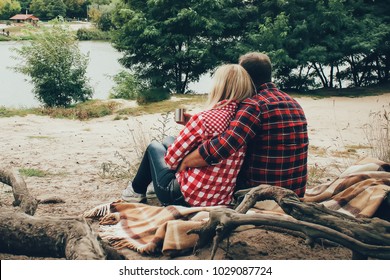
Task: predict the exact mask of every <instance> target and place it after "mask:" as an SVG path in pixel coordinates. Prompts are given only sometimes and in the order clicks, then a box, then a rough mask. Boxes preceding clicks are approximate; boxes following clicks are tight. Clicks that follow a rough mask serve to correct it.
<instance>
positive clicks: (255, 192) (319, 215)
mask: <svg viewBox="0 0 390 280" xmlns="http://www.w3.org/2000/svg"><path fill="white" fill-rule="evenodd" d="M268 199H272V200H274V201H276V202H277V203H278V204H279V206H280V207H281V208H282V209H283V210H284V212H285V213H286V214H288V215H291V216H288V215H278V214H263V213H256V214H245V213H246V212H247V210H249V209H250V208H252V207H253V206H254V204H255V203H256V202H257V201H259V200H268ZM242 225H254V226H273V227H280V228H284V229H288V230H294V231H298V232H302V233H304V234H305V236H307V238H308V240H309V241H310V242H313V241H314V240H316V239H318V238H324V239H327V240H330V241H332V242H336V243H338V244H340V245H343V246H344V247H346V248H349V249H351V250H352V251H353V252H354V256H356V257H357V256H359V258H367V257H373V258H380V259H389V258H390V223H389V222H387V221H384V220H380V219H377V218H373V219H356V218H353V217H350V216H347V215H344V214H342V213H338V212H335V211H332V210H329V209H326V208H325V207H322V206H320V205H317V204H315V203H310V204H306V203H303V202H301V201H300V200H299V198H298V197H297V196H296V195H295V194H294V193H293V192H291V191H289V190H286V189H282V188H278V187H273V186H269V185H261V186H259V187H257V188H254V189H251V190H250V191H248V192H247V193H246V194H245V198H244V200H243V201H242V202H241V204H240V205H239V206H238V207H237V208H236V209H235V210H232V209H218V210H215V211H213V212H211V213H210V219H209V221H208V222H207V223H206V224H205V225H204V226H203V227H202V228H201V229H198V230H193V231H190V232H189V234H190V233H195V234H198V235H199V240H198V244H197V246H196V247H197V248H199V247H202V246H204V245H205V244H207V242H208V240H210V239H213V248H212V252H211V258H214V255H215V252H216V250H217V248H218V244H219V243H220V242H221V241H222V240H223V239H225V238H226V237H228V236H229V235H231V233H232V232H233V231H234V230H235V229H236V228H237V227H239V226H242Z"/></svg>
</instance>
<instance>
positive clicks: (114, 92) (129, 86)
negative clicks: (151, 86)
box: [110, 70, 142, 100]
mask: <svg viewBox="0 0 390 280" xmlns="http://www.w3.org/2000/svg"><path fill="white" fill-rule="evenodd" d="M112 79H113V80H114V82H115V84H116V85H115V86H114V87H113V88H112V89H111V92H110V98H123V99H129V100H135V99H137V96H138V94H139V92H140V91H141V90H142V88H141V87H142V86H141V84H140V82H139V81H138V79H137V77H136V76H135V75H133V74H131V73H129V72H128V71H125V70H122V71H120V72H119V73H118V74H116V75H115V76H113V77H112Z"/></svg>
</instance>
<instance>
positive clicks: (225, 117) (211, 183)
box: [165, 101, 246, 206]
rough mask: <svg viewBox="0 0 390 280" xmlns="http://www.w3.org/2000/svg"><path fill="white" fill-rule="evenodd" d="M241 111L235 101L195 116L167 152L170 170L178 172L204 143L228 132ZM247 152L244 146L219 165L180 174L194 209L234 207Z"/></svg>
mask: <svg viewBox="0 0 390 280" xmlns="http://www.w3.org/2000/svg"><path fill="white" fill-rule="evenodd" d="M237 108H238V104H237V103H236V102H234V101H232V102H230V103H227V104H225V102H224V101H222V102H220V103H218V104H217V105H216V107H215V108H214V109H211V110H207V111H204V112H201V113H198V114H196V115H194V116H192V118H191V119H190V120H189V121H188V123H187V124H186V126H185V127H184V129H182V130H181V132H180V133H179V136H178V137H177V138H176V139H175V142H174V143H173V144H172V145H171V146H169V148H168V150H167V153H166V155H165V162H166V163H167V165H168V166H169V168H170V169H173V170H176V169H177V167H178V166H179V164H180V162H181V161H182V160H183V158H184V157H185V156H186V155H187V154H189V153H190V152H191V151H193V150H194V149H196V148H197V147H198V146H199V145H200V144H202V143H203V142H204V141H206V140H208V139H211V138H213V137H215V136H217V135H219V134H221V133H222V132H224V131H225V129H226V128H227V127H228V126H229V123H230V121H231V120H232V119H233V118H234V115H235V114H236V111H237ZM245 149H246V146H245V145H241V147H240V148H238V149H237V150H235V151H234V152H232V153H230V154H229V155H228V157H226V159H223V160H221V161H220V162H219V163H218V164H216V165H212V166H206V167H202V168H187V169H186V170H183V171H181V172H178V173H176V178H177V181H178V182H179V184H180V190H181V192H182V193H183V197H184V199H185V201H186V202H187V203H188V204H189V205H191V206H214V205H228V204H230V202H231V200H232V196H233V191H234V188H235V186H236V181H237V176H238V173H239V171H240V168H241V166H242V163H243V161H244V156H245Z"/></svg>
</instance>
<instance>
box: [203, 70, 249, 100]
mask: <svg viewBox="0 0 390 280" xmlns="http://www.w3.org/2000/svg"><path fill="white" fill-rule="evenodd" d="M254 93H255V88H254V86H253V82H252V80H251V78H250V76H249V74H248V72H247V71H246V70H245V69H244V68H243V67H242V66H241V65H239V64H225V65H222V66H219V67H218V68H217V70H216V71H215V73H214V86H213V88H212V90H211V92H210V94H209V96H208V100H207V103H206V105H207V106H208V107H214V106H215V105H216V104H217V103H218V102H220V101H222V100H228V101H232V100H235V101H237V102H241V101H242V100H244V99H245V98H247V97H250V96H252V95H253V94H254Z"/></svg>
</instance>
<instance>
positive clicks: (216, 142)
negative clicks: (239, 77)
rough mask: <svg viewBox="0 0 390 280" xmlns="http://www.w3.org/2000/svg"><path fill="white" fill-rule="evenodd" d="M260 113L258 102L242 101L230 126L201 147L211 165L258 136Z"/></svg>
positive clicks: (201, 152)
mask: <svg viewBox="0 0 390 280" xmlns="http://www.w3.org/2000/svg"><path fill="white" fill-rule="evenodd" d="M259 113H260V110H259V109H257V107H256V104H252V103H251V102H242V103H241V105H240V108H239V110H238V111H237V113H236V116H235V118H234V119H233V120H232V122H230V125H229V128H228V129H227V130H226V131H225V132H224V133H222V134H220V136H218V137H215V138H213V139H210V140H208V141H205V142H204V143H203V144H202V145H201V146H200V147H199V153H200V155H201V156H202V158H203V159H204V160H205V161H206V162H207V163H208V164H209V165H213V164H217V163H219V162H220V161H222V160H224V159H226V158H228V157H229V156H230V155H231V154H233V153H234V152H236V151H238V150H239V149H240V148H241V147H242V146H244V145H247V144H248V142H249V141H250V140H251V139H253V138H254V137H255V136H256V127H260V117H259V115H258V114H259Z"/></svg>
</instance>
